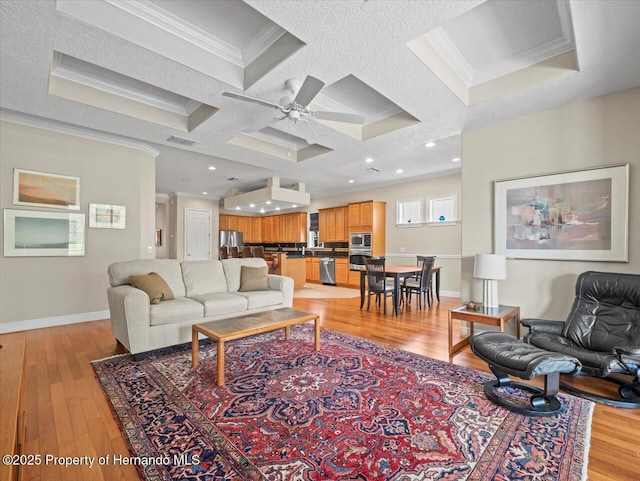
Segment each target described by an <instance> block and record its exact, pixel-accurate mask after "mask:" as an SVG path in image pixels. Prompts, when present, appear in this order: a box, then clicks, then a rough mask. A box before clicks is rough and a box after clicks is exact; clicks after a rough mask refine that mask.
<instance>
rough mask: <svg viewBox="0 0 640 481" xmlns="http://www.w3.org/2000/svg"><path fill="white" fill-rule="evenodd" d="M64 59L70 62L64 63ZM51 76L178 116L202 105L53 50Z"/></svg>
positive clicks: (186, 114)
mask: <svg viewBox="0 0 640 481" xmlns="http://www.w3.org/2000/svg"><path fill="white" fill-rule="evenodd" d="M65 59H69V62H71V63H69V62H67V63H65ZM51 75H52V76H55V77H59V78H63V79H66V80H70V81H72V82H75V83H79V84H82V85H86V86H88V87H91V88H94V89H97V90H101V91H103V92H108V93H110V94H114V95H117V96H119V97H123V98H127V99H129V100H133V101H135V102H141V103H144V104H147V105H151V106H153V107H157V108H159V109H162V110H166V111H168V112H173V113H176V114H178V115H182V116H188V115H190V114H191V113H193V111H194V110H195V109H197V108H198V107H200V106H201V105H202V102H198V101H196V100H193V99H189V98H187V97H184V96H183V95H180V94H176V93H174V92H170V91H168V90H165V89H162V88H160V87H156V86H154V85H151V84H148V83H146V82H142V81H140V80H136V79H132V78H131V77H127V76H125V75H122V74H119V73H118V72H114V71H112V70H108V69H105V68H104V67H100V66H98V65H94V64H91V63H88V62H85V61H84V60H80V59H77V58H75V57H71V56H69V55H66V54H63V53H60V52H56V51H54V52H53V61H52V63H51ZM171 97H173V98H171ZM189 110H190V112H189Z"/></svg>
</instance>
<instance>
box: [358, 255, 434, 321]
mask: <svg viewBox="0 0 640 481" xmlns="http://www.w3.org/2000/svg"><path fill="white" fill-rule="evenodd" d="M440 269H441V268H440V266H434V267H433V268H432V269H431V275H432V276H434V277H435V281H436V288H435V294H436V299H437V300H438V302H440ZM421 272H422V266H415V265H414V266H385V271H384V275H385V277H390V278H393V286H394V289H395V296H394V300H395V301H394V303H393V312H394V314H395V315H396V316H397V315H398V311H399V310H400V293H401V290H400V281H401V280H402V279H405V278H407V277H413V276H416V275H418V274H420V273H421ZM366 277H367V271H366V269H365V270H361V271H360V309H362V306H364V298H365V279H366Z"/></svg>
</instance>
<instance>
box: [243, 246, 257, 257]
mask: <svg viewBox="0 0 640 481" xmlns="http://www.w3.org/2000/svg"><path fill="white" fill-rule="evenodd" d="M242 257H245V258H246V257H255V256H254V255H253V248H252V247H251V246H244V247H243V248H242Z"/></svg>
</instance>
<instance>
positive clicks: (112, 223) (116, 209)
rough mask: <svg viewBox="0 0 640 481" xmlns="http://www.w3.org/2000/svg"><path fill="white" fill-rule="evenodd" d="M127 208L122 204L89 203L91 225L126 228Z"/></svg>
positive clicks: (104, 227)
mask: <svg viewBox="0 0 640 481" xmlns="http://www.w3.org/2000/svg"><path fill="white" fill-rule="evenodd" d="M126 213H127V208H126V207H124V206H122V205H111V204H89V227H98V228H102V229H124V228H125V227H126Z"/></svg>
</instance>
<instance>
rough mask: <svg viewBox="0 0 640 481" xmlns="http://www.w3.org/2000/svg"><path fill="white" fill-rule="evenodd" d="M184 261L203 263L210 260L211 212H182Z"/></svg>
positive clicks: (195, 210) (190, 210)
mask: <svg viewBox="0 0 640 481" xmlns="http://www.w3.org/2000/svg"><path fill="white" fill-rule="evenodd" d="M184 249H185V252H184V259H185V260H186V261H205V260H209V259H211V211H210V210H201V209H188V208H187V209H185V210H184Z"/></svg>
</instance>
